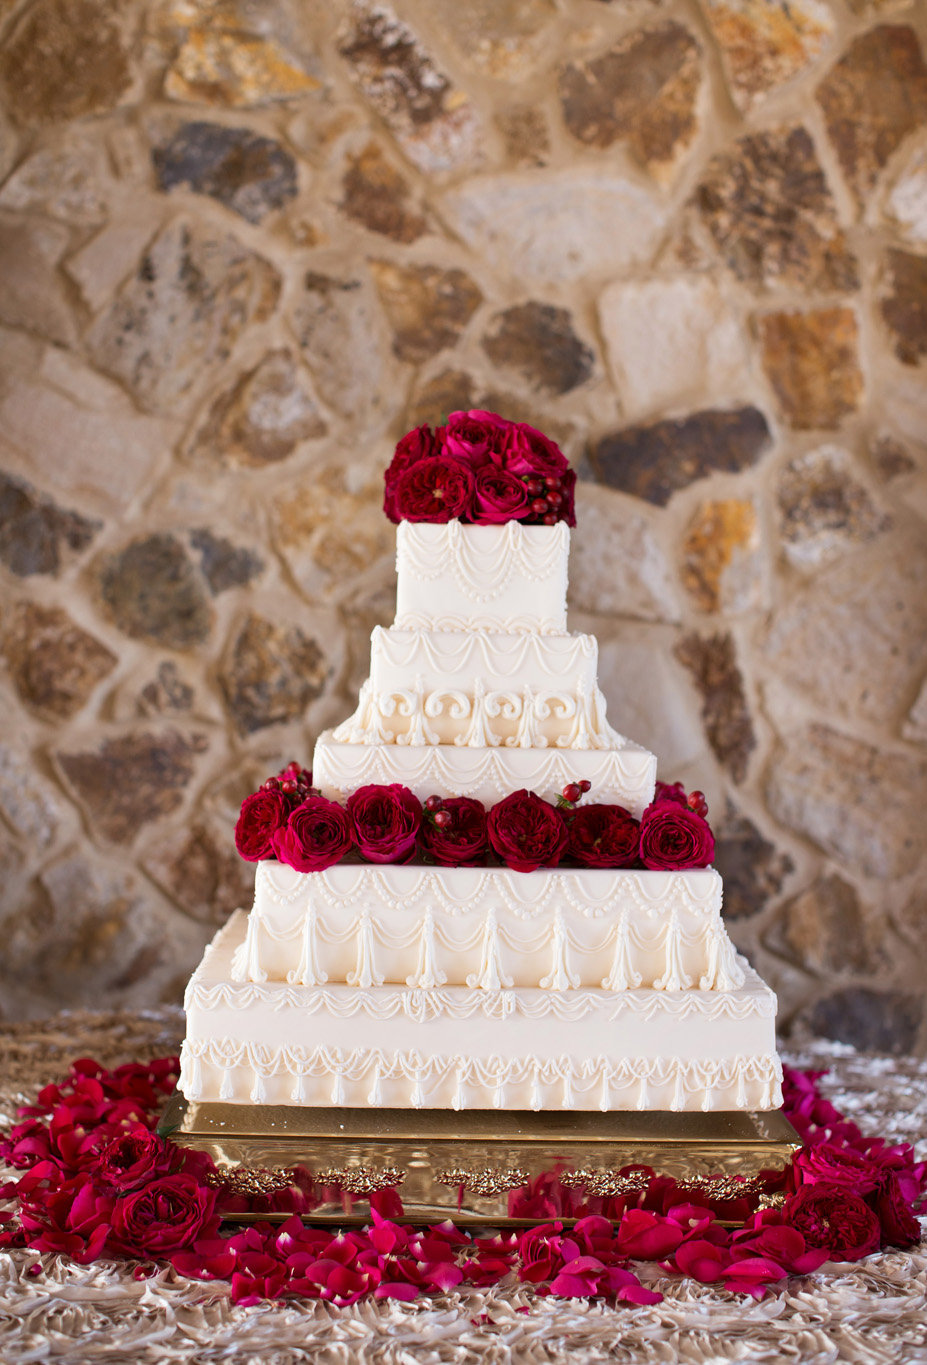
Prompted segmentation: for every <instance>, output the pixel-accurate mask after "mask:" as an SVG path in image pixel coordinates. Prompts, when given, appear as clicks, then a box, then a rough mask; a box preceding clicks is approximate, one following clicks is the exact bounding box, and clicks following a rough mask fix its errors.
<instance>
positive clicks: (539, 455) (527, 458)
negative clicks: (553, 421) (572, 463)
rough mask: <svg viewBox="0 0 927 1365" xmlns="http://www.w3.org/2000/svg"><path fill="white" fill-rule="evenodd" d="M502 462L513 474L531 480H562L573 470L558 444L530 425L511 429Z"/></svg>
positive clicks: (523, 423)
mask: <svg viewBox="0 0 927 1365" xmlns="http://www.w3.org/2000/svg"><path fill="white" fill-rule="evenodd" d="M502 463H503V464H504V465H505V467H506V469H508V470H509V471H510V473H512V474H527V475H528V476H529V478H530V477H531V476H536V477H538V478H541V479H543V478H546V477H547V476H548V475H551V476H553V477H560V478H562V477H563V475H564V474H566V472H567V470H568V469H569V464H568V462H567V457H566V456H565V455H564V453H563V451H562V450H561V449H560V447H559V446H558V445H557V444H556V442H554V441H552V440H551V439H550V437H549V436H545V435H544V433H543V432H542V431H538V430H537V429H536V428H535V427H529V426H528V424H527V422H518V423H517V424H515V425H513V426H512V427H510V429H509V433H508V439H507V441H506V447H505V454H504V456H503V460H502Z"/></svg>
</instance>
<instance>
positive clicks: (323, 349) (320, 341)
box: [292, 270, 396, 424]
mask: <svg viewBox="0 0 927 1365" xmlns="http://www.w3.org/2000/svg"><path fill="white" fill-rule="evenodd" d="M292 320H293V326H294V329H295V332H296V338H297V340H298V342H299V345H300V348H301V350H302V353H303V359H304V360H305V362H306V364H307V365H308V367H309V369H310V370H311V372H312V374H313V377H314V378H315V380H316V383H317V386H318V391H319V397H320V398H321V399H322V401H323V402H324V403H325V404H326V405H327V406H328V407H330V408H332V409H334V411H335V412H337V413H338V414H339V415H340V416H342V417H347V418H350V419H352V420H353V421H355V422H359V423H361V424H363V423H364V422H365V421H366V419H367V417H368V416H369V414H370V413H371V411H372V410H376V409H378V408H379V409H382V408H383V407H385V406H388V405H389V404H390V403H391V402H394V401H395V397H396V394H395V375H394V373H393V363H392V362H391V361H390V348H389V342H388V338H387V328H386V323H385V319H384V317H383V311H382V309H381V308H380V306H379V305H378V302H377V297H376V291H375V290H374V288H373V284H372V281H371V280H370V279H369V277H367V276H366V275H365V274H363V273H357V274H350V273H349V274H338V275H334V274H324V275H323V274H320V273H318V272H316V271H314V270H310V271H308V272H307V273H306V275H305V276H304V277H303V288H302V291H301V293H299V294H298V295H297V297H296V302H295V304H294V306H293V312H292ZM348 357H350V363H346V358H348Z"/></svg>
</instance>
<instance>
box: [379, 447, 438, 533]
mask: <svg viewBox="0 0 927 1365" xmlns="http://www.w3.org/2000/svg"><path fill="white" fill-rule="evenodd" d="M437 449H438V448H437V444H436V442H435V435H434V432H433V431H432V429H431V427H429V426H427V425H425V426H420V427H415V428H413V430H412V431H408V432H406V434H405V436H403V438H402V440H401V441H400V442H399V444H398V445H397V446H396V449H395V451H394V452H393V458H392V460H391V461H390V464H389V468H388V469H387V471H386V474H385V475H384V484H385V489H384V495H383V511H384V512H385V513H386V515H387V516H388V517H389V519H390V521H399V520H400V514H399V513H398V512H397V511H396V508H395V500H396V485H397V484H398V482H399V479H400V476H401V475H402V474H404V473H405V472H406V470H407V469H410V468H411V467H412V465H414V464H418V462H419V460H427V459H428V458H429V457H430V456H432V455H435V454H437Z"/></svg>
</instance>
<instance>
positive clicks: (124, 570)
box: [98, 532, 213, 649]
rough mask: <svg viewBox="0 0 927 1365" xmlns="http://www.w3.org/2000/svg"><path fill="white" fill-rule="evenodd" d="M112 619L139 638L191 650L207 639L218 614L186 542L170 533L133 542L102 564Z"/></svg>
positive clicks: (104, 597)
mask: <svg viewBox="0 0 927 1365" xmlns="http://www.w3.org/2000/svg"><path fill="white" fill-rule="evenodd" d="M98 578H99V591H100V597H101V599H102V602H103V604H104V607H105V609H106V611H107V613H108V615H109V616H110V618H111V619H112V621H113V622H114V623H115V624H116V625H117V626H118V627H119V629H120V630H121V631H123V632H124V633H125V634H126V635H129V636H131V637H132V639H135V640H150V641H153V642H155V643H157V644H161V645H166V646H167V647H168V648H169V649H191V648H193V647H194V646H195V645H198V644H202V643H203V641H204V640H206V639H207V637H208V635H209V632H210V629H211V627H212V619H213V613H212V609H211V607H210V605H209V599H208V597H207V594H206V590H205V587H204V585H203V581H202V579H201V578H200V576H199V574H198V573H197V571H196V569H195V568H194V567H193V564H192V562H191V560H190V557H189V555H188V554H187V552H186V550H185V549H184V546H183V545H182V544H181V542H180V541H179V540H178V539H177V537H176V536H172V535H170V534H168V533H166V532H156V533H155V534H154V535H150V536H144V537H141V538H139V539H137V540H133V541H131V542H130V543H129V544H128V545H126V546H125V548H124V549H122V550H119V551H118V552H117V553H115V554H112V555H109V556H108V557H107V558H106V559H104V560H103V562H102V563H101V564H100V566H99V569H98Z"/></svg>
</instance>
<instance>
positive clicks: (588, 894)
mask: <svg viewBox="0 0 927 1365" xmlns="http://www.w3.org/2000/svg"><path fill="white" fill-rule="evenodd" d="M234 976H235V978H236V979H237V980H240V981H256V982H263V981H287V982H289V983H290V984H296V985H322V984H324V983H326V982H329V983H347V984H349V985H355V986H358V987H362V988H368V987H370V986H380V985H383V984H384V983H386V984H401V985H407V986H416V987H422V988H424V989H431V988H432V987H435V986H443V985H450V986H470V987H471V988H474V987H477V988H482V989H487V990H498V989H500V988H507V987H511V986H515V987H537V988H539V989H547V990H571V989H576V988H579V987H585V988H588V987H604V988H605V989H608V990H626V989H635V988H638V987H648V988H652V989H654V990H687V989H695V990H702V991H725V990H732V989H735V988H737V987H738V986H740V985H742V984H743V973H742V972H741V970H740V968H739V967H738V965H737V962H736V959H735V956H734V950H733V947H732V945H731V942H730V940H729V939H728V936H727V933H726V931H725V929H724V925H723V923H722V920H721V878H720V877H719V876H718V874H717V872H715V871H714V869H712V868H700V869H697V870H695V871H691V872H639V871H606V870H603V869H599V868H570V869H564V870H560V871H550V870H540V871H538V872H512V871H510V870H509V869H508V868H471V867H459V868H446V867H442V868H434V867H421V866H408V865H407V866H404V867H396V866H389V867H382V866H375V865H369V864H368V865H357V864H340V865H337V866H335V867H330V868H328V869H327V870H326V871H324V872H310V873H300V872H295V871H294V870H293V869H292V868H291V867H286V866H285V865H283V864H282V863H275V862H262V863H259V864H258V866H257V878H256V884H255V898H254V908H253V910H252V911H251V914H250V916H249V919H248V931H247V935H246V937H245V940H244V942H243V944H242V945H241V948H240V950H239V952H238V954H237V956H236V960H235V966H234Z"/></svg>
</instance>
